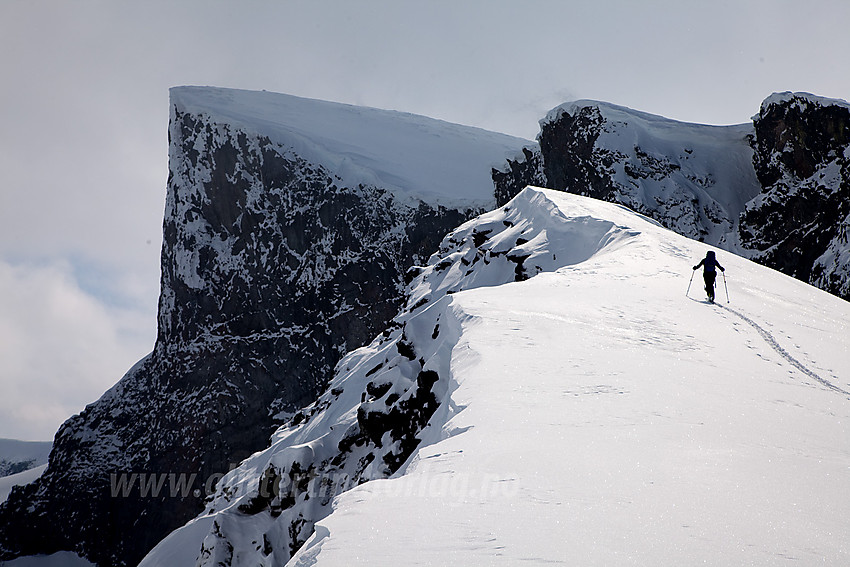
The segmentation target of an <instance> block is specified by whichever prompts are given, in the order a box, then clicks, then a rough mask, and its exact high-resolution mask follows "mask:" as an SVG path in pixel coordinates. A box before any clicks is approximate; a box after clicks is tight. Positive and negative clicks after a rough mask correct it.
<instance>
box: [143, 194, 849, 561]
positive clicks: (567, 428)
mask: <svg viewBox="0 0 850 567" xmlns="http://www.w3.org/2000/svg"><path fill="white" fill-rule="evenodd" d="M709 249H711V247H709V246H708V245H706V244H703V243H699V242H697V241H694V240H691V239H687V238H684V237H682V236H680V235H678V234H675V233H673V232H671V231H669V230H667V229H664V228H662V227H660V226H659V225H658V223H657V222H655V221H652V220H650V219H648V218H646V217H644V216H642V215H639V214H636V213H634V212H632V211H630V210H628V209H626V208H624V207H621V206H618V205H615V204H611V203H606V202H602V201H598V200H595V199H589V198H586V197H580V196H576V195H571V194H567V193H564V192H559V191H552V190H545V189H535V188H527V189H525V190H524V191H522V192H521V193H520V194H519V195H517V196H516V197H515V198H514V199H513V200H511V201H510V202H509V203H507V204H506V205H504V206H503V207H501V208H499V209H496V210H494V211H492V212H489V213H486V214H483V215H481V216H479V217H477V218H475V219H473V220H471V221H469V222H467V223H465V224H463V225H462V226H460V227H459V228H457V229H456V230H454V231H453V232H451V233H450V234H448V235H447V236H446V237H445V239H444V240H443V242H442V244H441V245H440V247H439V250H438V252H437V253H435V254H434V255H432V256H431V258H430V259H429V261H428V264H427V266H425V267H422V268H419V269H417V270H416V271H415V277H414V278H413V280H412V282H411V284H410V285H409V286H408V288H407V293H406V297H407V301H406V304H405V306H404V307H403V309H402V310H401V311H400V313H399V314H398V315H397V316H396V317H395V318H394V319H393V321H392V322H391V324H390V325H389V327H388V328H387V329H386V330H385V331H384V332H383V333H382V334H380V335H378V336H377V337H376V338H375V340H374V341H372V343H371V344H369V345H368V346H365V347H362V348H360V349H357V350H355V351H353V352H351V353H349V354H348V355H347V356H346V357H345V358H343V359H342V360H341V361H340V362H339V364H338V365H337V367H336V371H335V374H334V378H333V380H332V382H331V384H330V386H329V388H328V390H327V391H326V392H325V393H324V394H323V395H322V396H321V397H320V398H319V399H318V401H317V402H316V403H314V404H312V405H310V406H309V407H307V408H306V409H305V410H303V411H301V412H299V413H298V414H297V415H296V416H295V417H293V418H292V419H291V420H290V421H289V423H287V424H285V425H283V426H282V427H281V428H279V429H278V430H277V432H276V433H275V434H274V436H273V438H272V442H271V445H270V446H269V447H268V448H267V449H266V450H264V451H261V452H258V453H256V454H254V455H252V456H251V457H250V458H248V459H246V460H245V461H244V462H243V463H242V464H241V465H240V466H239V467H237V468H236V469H234V470H233V471H231V472H230V473H228V474H227V475H226V476H225V477H224V478H223V479H222V481H221V482H220V483H219V484H218V486H217V488H216V491H215V494H214V495H213V496H212V497H211V498H210V499H209V500H208V502H207V505H206V510H205V511H204V513H203V514H201V515H200V516H199V517H198V518H196V519H194V520H193V521H191V522H190V523H188V524H187V525H186V526H184V527H183V528H181V529H179V530H177V531H176V532H174V533H173V534H171V535H170V536H169V537H168V538H166V539H165V540H164V541H163V542H161V543H160V544H159V545H158V546H157V547H156V548H155V549H154V550H153V551H152V552H151V554H150V555H148V557H147V558H146V559H145V560H144V561H143V562H142V565H144V566H151V565H191V564H193V563H194V562H195V561H196V560H197V564H198V565H230V566H237V565H285V564H286V565H291V566H307V565H341V564H345V565H370V566H371V565H448V564H460V565H517V564H520V563H531V564H543V563H556V562H557V563H568V564H577V565H611V564H638V565H659V564H675V565H687V564H694V563H697V562H707V563H709V564H718V565H727V564H784V563H787V562H792V561H795V562H801V563H802V564H813V563H816V562H817V563H819V564H829V565H840V564H846V563H847V562H848V560H850V548H848V547H847V541H850V538H848V536H850V532H848V526H850V494H848V492H847V491H846V486H847V483H848V481H850V451H848V449H850V446H848V444H847V443H848V439H850V430H848V427H850V375H848V374H847V369H848V368H850V339H848V333H847V326H848V324H850V304H848V303H847V302H844V301H842V300H840V299H838V298H836V297H834V296H832V295H829V294H827V293H825V292H823V291H820V290H818V289H816V288H813V287H811V286H809V285H807V284H804V283H802V282H800V281H798V280H795V279H792V278H790V277H787V276H784V275H782V274H780V273H778V272H776V271H773V270H771V269H769V268H766V267H763V266H760V265H757V264H755V263H753V262H751V261H749V260H746V259H743V258H740V257H737V256H734V255H731V254H724V253H722V252H720V253H719V258H720V260H721V263H722V264H723V265H724V267H725V268H726V272H725V274H726V275H727V277H728V281H726V280H722V281H723V282H724V283H721V285H724V284H726V283H728V287H727V286H725V285H724V287H723V288H722V289H721V290H719V291H718V295H719V297H720V298H721V300H722V301H721V302H719V303H718V304H709V303H707V302H706V301H705V300H703V299H702V297H703V295H704V293H703V292H702V291H701V290H699V287H700V285H699V284H697V282H693V285H691V283H689V276H690V275H691V274H692V273H693V272H692V270H691V268H692V266H693V265H694V264H695V263H696V261H697V260H698V259H699V258H702V257H703V256H704V255H705V253H706V251H707V250H709ZM698 278H699V276H697V278H695V279H698ZM686 291H687V292H689V293H688V295H686ZM727 297H728V300H727Z"/></svg>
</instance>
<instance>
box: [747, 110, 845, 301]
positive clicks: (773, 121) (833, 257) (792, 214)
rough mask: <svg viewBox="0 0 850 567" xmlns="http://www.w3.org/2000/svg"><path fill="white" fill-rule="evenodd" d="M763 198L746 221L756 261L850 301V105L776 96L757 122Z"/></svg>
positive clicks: (757, 165)
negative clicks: (849, 227)
mask: <svg viewBox="0 0 850 567" xmlns="http://www.w3.org/2000/svg"><path fill="white" fill-rule="evenodd" d="M755 128H756V136H755V139H754V142H753V146H754V149H755V156H754V160H753V161H754V165H755V169H756V174H757V175H758V178H759V181H760V182H761V184H762V186H763V187H764V192H763V193H762V194H761V195H759V197H758V198H756V199H754V200H753V201H752V202H750V203H749V204H748V205H747V208H746V210H745V211H744V213H743V214H742V216H741V231H740V232H741V243H742V244H743V245H744V246H746V247H748V248H750V249H752V250H755V251H756V253H755V255H754V259H755V260H757V261H759V262H761V263H763V264H765V265H768V266H770V267H772V268H775V269H777V270H779V271H782V272H784V273H786V274H788V275H791V276H794V277H795V278H798V279H801V280H803V281H807V282H809V283H812V284H814V285H817V286H818V287H821V288H823V289H825V290H827V291H829V292H831V293H834V294H836V295H838V296H840V297H843V298H844V299H850V274H848V269H847V268H848V265H850V258H847V255H848V253H850V246H848V240H847V236H848V226H850V216H849V215H850V149H849V148H850V105H842V104H835V103H834V101H827V100H824V99H818V98H817V97H812V96H810V95H805V94H790V93H786V94H784V95H776V96H774V97H772V98H770V99H768V100H767V101H765V103H764V104H763V105H762V108H761V111H760V112H759V114H758V116H756V117H755Z"/></svg>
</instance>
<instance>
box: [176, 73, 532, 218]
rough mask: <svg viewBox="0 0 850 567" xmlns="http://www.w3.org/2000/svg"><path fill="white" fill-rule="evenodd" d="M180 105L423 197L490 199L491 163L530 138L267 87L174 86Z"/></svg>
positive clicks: (352, 183) (365, 179)
mask: <svg viewBox="0 0 850 567" xmlns="http://www.w3.org/2000/svg"><path fill="white" fill-rule="evenodd" d="M171 102H172V108H173V109H174V110H176V111H177V112H188V113H191V114H198V115H209V116H213V117H214V118H215V119H216V120H217V121H221V122H223V123H227V124H230V125H231V126H234V127H235V128H237V129H239V130H241V131H245V132H251V133H257V134H260V135H262V136H266V137H268V138H269V139H271V140H272V142H275V143H277V144H280V145H282V146H286V147H289V148H291V149H292V150H293V152H294V153H295V154H297V155H298V156H300V157H301V158H303V159H306V160H307V161H310V162H312V163H321V164H323V165H324V166H325V167H327V168H329V169H330V170H331V171H332V173H334V174H336V175H338V176H340V178H341V179H342V181H343V183H344V184H347V185H348V186H349V187H356V186H357V185H358V184H364V185H375V186H379V187H383V188H388V189H393V190H395V191H397V192H399V193H401V194H403V195H407V196H409V197H413V198H416V199H421V200H423V201H425V202H426V203H428V204H435V203H436V204H443V205H446V206H451V207H455V206H482V205H484V206H490V205H491V204H492V202H493V195H492V194H493V184H492V181H491V179H490V170H491V168H492V167H493V166H497V165H500V164H501V163H502V162H503V161H504V159H505V158H506V157H507V156H512V155H514V154H515V153H516V152H517V151H518V150H519V149H520V148H522V147H523V146H524V145H526V144H528V143H529V141H528V140H523V139H521V138H515V137H513V136H508V135H505V134H498V133H494V132H489V131H486V130H482V129H479V128H473V127H470V126H461V125H458V124H452V123H449V122H444V121H441V120H436V119H433V118H427V117H424V116H418V115H414V114H409V113H403V112H395V111H389V110H380V109H375V108H367V107H362V106H352V105H347V104H341V103H334V102H326V101H320V100H313V99H307V98H301V97H296V96H291V95H284V94H278V93H272V92H266V91H245V90H237V89H222V88H213V87H189V86H186V87H174V88H172V89H171Z"/></svg>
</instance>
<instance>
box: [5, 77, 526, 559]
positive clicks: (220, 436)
mask: <svg viewBox="0 0 850 567" xmlns="http://www.w3.org/2000/svg"><path fill="white" fill-rule="evenodd" d="M217 104H222V105H223V107H224V108H230V109H235V110H234V112H233V113H231V114H228V113H227V112H225V111H223V110H222V109H221V108H222V107H219V106H216V105H217ZM316 104H319V103H317V102H316V101H302V100H298V99H294V97H283V96H282V95H274V94H272V93H253V94H249V93H239V92H233V91H224V90H219V89H206V90H204V89H200V90H197V89H176V90H175V91H173V92H172V114H171V122H170V130H169V134H170V174H169V180H168V192H167V201H166V211H165V221H164V237H165V238H164V244H163V253H162V285H161V296H160V304H159V321H158V323H159V325H158V337H157V342H156V345H155V347H154V350H153V352H152V353H151V354H150V355H149V356H148V357H146V358H145V359H144V360H142V361H141V362H140V363H139V364H137V365H136V366H135V367H134V368H133V369H132V370H130V372H128V374H127V375H126V376H125V377H124V378H123V379H122V380H121V381H120V382H118V384H117V385H116V386H115V387H114V388H112V389H111V390H110V391H109V392H107V394H105V395H104V396H103V397H102V398H101V399H100V400H98V401H97V402H95V403H93V404H91V405H89V406H88V407H87V408H86V409H85V411H83V412H82V413H81V414H80V415H77V416H74V417H73V418H71V419H70V420H68V421H67V422H66V423H65V424H64V425H63V426H62V428H61V429H60V431H59V432H58V433H57V435H56V439H55V444H54V450H53V453H52V454H51V457H50V463H49V467H48V469H47V472H46V473H45V474H44V475H43V476H42V477H41V479H39V481H37V482H36V483H33V484H31V485H28V486H26V487H23V488H22V489H16V491H15V492H13V493H12V494H11V495H10V497H9V499H8V501H7V503H6V504H5V505H4V506H3V508H1V509H0V524H2V525H3V526H4V527H3V531H2V535H0V551H2V558H9V557H14V556H16V555H21V554H35V553H50V552H54V551H58V550H73V551H76V552H78V553H80V554H81V555H83V556H85V557H88V558H89V559H91V560H93V561H95V562H96V563H98V564H99V565H134V564H136V563H137V562H138V561H139V560H140V559H141V558H142V557H143V556H144V555H145V553H146V552H147V551H148V550H149V549H150V548H151V547H153V545H155V544H156V543H157V542H158V541H159V540H160V539H162V538H163V537H164V536H165V535H166V534H168V533H169V532H171V531H172V530H173V529H175V528H176V527H178V526H180V525H182V524H184V523H185V522H186V521H188V520H189V519H190V518H192V517H194V516H195V515H197V514H198V513H199V512H200V511H201V510H203V501H204V498H205V497H206V496H208V494H209V493H210V492H211V491H212V490H213V488H214V486H215V483H216V481H217V480H218V479H219V478H220V477H221V475H222V474H224V473H226V472H227V471H228V470H229V469H230V468H232V467H233V466H235V465H236V464H238V463H239V462H240V461H242V460H243V459H245V458H246V457H248V456H249V455H250V454H252V453H253V452H255V451H257V450H260V449H263V448H265V447H266V446H267V444H268V440H269V436H270V435H271V433H272V432H273V431H274V430H275V428H276V427H277V426H278V425H280V424H281V423H282V422H283V421H285V420H286V419H288V418H290V417H291V416H292V415H293V413H295V412H296V411H297V410H298V409H299V408H301V407H303V406H306V405H308V404H310V403H311V402H312V401H314V400H316V398H317V397H318V396H319V394H321V393H322V392H323V391H324V390H325V388H326V386H327V383H328V380H329V378H330V376H331V375H332V371H333V368H334V366H335V365H336V363H337V362H338V361H339V359H340V358H341V357H342V355H343V354H344V353H346V352H348V351H349V350H351V349H353V348H355V347H357V346H360V345H362V344H365V343H368V342H369V341H370V340H371V339H372V338H373V337H374V336H375V335H376V334H377V333H378V332H379V331H380V330H381V329H383V328H384V327H385V326H386V324H387V322H388V321H389V320H390V319H391V318H392V317H393V316H394V315H395V314H396V313H397V312H398V308H399V306H400V302H401V295H402V290H403V288H404V282H403V279H404V273H405V271H406V270H407V268H408V267H409V266H411V265H412V264H414V263H417V264H421V263H423V262H424V260H425V259H427V257H428V255H429V254H430V253H431V252H432V251H433V250H434V249H436V247H437V245H438V244H439V242H440V240H441V238H442V236H443V235H444V234H445V233H446V232H448V231H450V230H451V229H452V228H454V227H455V226H457V225H459V224H460V223H462V222H463V221H464V220H465V219H467V218H469V217H471V216H473V215H474V214H477V213H479V212H481V210H483V209H484V208H485V207H487V206H488V205H489V204H490V203H491V201H492V185H491V184H490V180H489V175H488V174H489V163H490V162H485V163H483V164H482V163H479V162H478V161H476V160H475V159H473V160H471V161H470V160H469V156H467V155H463V153H462V151H461V153H460V154H458V155H455V156H454V159H455V161H456V162H460V165H458V164H455V163H452V162H451V160H450V159H444V160H443V165H444V166H445V167H448V168H451V167H455V170H456V171H460V172H462V171H463V170H464V168H467V169H470V168H478V169H480V174H481V175H480V178H481V179H482V180H483V185H482V186H481V187H479V188H474V187H473V188H472V192H473V196H474V195H475V191H477V194H478V195H479V197H478V198H477V200H476V199H475V198H473V199H467V200H466V202H465V204H463V205H457V204H448V205H445V206H444V205H443V204H442V200H441V199H440V198H439V196H437V197H433V196H432V198H427V197H425V198H420V197H419V196H416V195H409V194H405V192H404V189H405V188H406V186H407V185H415V184H416V182H419V183H420V184H425V183H426V182H427V180H419V179H415V175H414V174H411V176H408V178H404V177H402V176H401V175H400V174H399V171H402V172H409V171H415V170H416V167H418V166H419V165H418V164H419V162H421V161H427V160H429V159H432V158H433V155H431V154H439V152H441V151H442V152H444V153H446V154H447V155H449V156H450V155H451V154H452V153H455V152H456V151H459V150H463V148H464V147H466V146H465V144H467V145H471V146H472V153H473V154H475V152H476V151H477V152H479V153H480V154H482V155H488V156H489V158H487V159H489V160H491V162H493V163H495V162H496V161H498V160H500V159H503V158H504V155H505V154H506V152H507V151H508V150H507V149H508V148H512V151H516V149H517V148H519V147H521V144H522V143H523V142H524V141H521V140H517V139H513V138H509V137H506V136H500V135H490V134H489V133H483V132H481V131H473V130H472V129H466V130H464V129H462V128H460V127H457V128H456V127H454V126H453V125H445V124H441V123H437V122H436V121H428V120H427V119H424V118H421V117H411V116H409V115H396V114H391V113H384V112H379V111H371V110H369V109H357V108H354V107H342V106H341V105H336V106H334V105H330V106H324V107H322V112H321V113H319V112H317V111H316V110H315V109H314V106H315V105H316ZM240 105H241V106H240ZM208 108H209V109H208ZM311 113H312V115H311ZM334 113H336V114H334ZM281 115H283V116H284V118H281ZM287 115H292V116H296V118H294V119H293V120H296V121H297V120H305V119H307V118H310V117H311V116H312V117H313V118H316V119H318V118H322V117H324V118H327V117H328V116H329V115H331V116H335V117H336V118H337V119H338V121H339V122H338V123H340V124H343V126H340V128H342V129H344V128H345V120H349V122H350V124H349V126H350V127H351V128H362V129H363V130H364V134H363V135H365V136H386V137H393V136H397V135H399V132H398V131H397V130H395V129H394V127H393V126H392V124H396V123H400V124H402V125H404V124H407V123H409V124H408V125H409V126H410V128H413V129H414V130H417V131H419V132H423V131H425V133H424V134H421V136H425V137H426V138H427V140H425V141H421V140H420V142H421V143H420V144H419V145H418V146H416V145H414V147H403V146H404V144H405V142H404V140H401V141H394V142H393V144H394V145H401V146H402V147H401V149H400V152H402V153H403V154H404V155H405V156H408V159H410V160H411V163H410V164H408V165H407V166H406V168H402V169H401V170H399V169H398V168H396V169H395V170H393V171H392V172H390V173H394V175H393V176H389V175H387V172H386V171H385V169H386V168H384V169H382V170H377V171H373V170H368V169H367V166H368V160H366V159H365V158H363V157H362V156H364V155H367V150H369V148H366V149H358V148H357V147H350V146H347V151H348V152H349V153H348V154H347V155H346V156H343V157H340V156H339V154H338V153H334V151H333V150H334V145H333V140H332V139H330V138H328V139H320V140H318V141H316V140H315V139H310V138H305V134H304V132H296V133H292V132H289V131H288V130H287V128H288V125H287V122H286V116H287ZM262 121H265V122H264V123H263V122H262ZM352 121H353V122H352ZM405 127H406V126H401V127H399V128H400V129H402V130H403V129H404V128H405ZM264 128H265V129H266V130H268V131H269V132H272V134H271V135H268V134H265V133H264ZM429 132H430V134H429ZM436 132H439V134H440V135H437V134H436ZM308 134H309V133H308ZM333 134H334V132H333V130H331V131H324V132H322V133H321V136H320V138H321V137H327V136H329V135H333ZM402 134H403V136H402V137H403V138H405V139H409V140H413V139H414V138H415V136H414V137H413V138H412V137H411V136H409V135H407V133H406V132H402ZM449 134H451V135H452V136H453V137H452V138H451V139H452V140H454V142H453V143H454V145H453V146H452V147H449V148H444V147H441V146H440V144H443V145H445V144H446V142H445V138H444V137H443V136H442V135H445V137H446V138H448V137H449V136H448V135H449ZM340 135H354V136H356V135H357V131H354V132H347V131H346V132H342V133H341V134H340ZM476 144H477V145H476ZM482 146H483V149H482ZM423 147H426V148H430V153H429V152H422V154H421V155H417V151H418V150H420V149H421V148H423ZM305 156H307V157H305ZM364 164H365V165H364ZM402 165H404V164H402ZM426 169H427V168H426ZM352 171H353V172H354V173H352ZM382 176H383V177H384V178H391V182H387V183H382V181H381V177H382ZM369 179H371V180H372V181H373V182H371V183H370V182H368V180H369ZM364 181H365V182H364ZM467 189H469V188H467Z"/></svg>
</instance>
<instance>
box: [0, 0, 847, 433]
mask: <svg viewBox="0 0 850 567" xmlns="http://www.w3.org/2000/svg"><path fill="white" fill-rule="evenodd" d="M848 22H850V2H846V1H845V0H835V1H818V0H809V1H808V2H805V3H804V2H800V1H799V0H794V1H781V0H769V1H768V0H764V1H747V0H734V1H729V2H724V1H719V0H712V1H710V2H706V1H705V0H695V1H686V0H671V1H645V2H640V1H637V0H621V1H603V0H594V1H587V2H570V1H543V0H540V1H534V0H514V1H511V2H508V1H500V0H466V1H464V0H450V1H429V0H419V1H416V2H413V1H403V0H394V1H355V0H335V1H321V0H309V1H277V2H272V1H259V0H247V1H239V2H236V1H234V2H216V1H211V0H204V1H182V0H170V1H149V0H146V1H144V2H139V1H126V2H124V1H117V0H104V1H87V0H78V1H74V2H68V1H65V0H62V1H59V0H55V1H39V0H0V61H2V67H0V69H2V89H0V113H2V115H0V119H1V120H0V392H2V395H0V437H15V438H24V439H50V438H52V436H53V433H54V432H55V430H56V429H57V428H58V426H59V425H60V424H61V423H62V421H64V420H65V419H66V418H67V417H69V416H70V415H72V414H73V413H76V412H79V411H80V410H82V409H83V407H84V406H85V404H86V403H89V402H92V401H94V400H96V399H97V398H98V397H99V396H100V395H101V394H102V393H103V392H104V391H105V390H106V389H108V388H109V387H110V386H111V385H113V384H114V383H115V382H116V381H117V380H118V379H119V378H120V377H121V376H122V375H123V374H124V372H126V371H127V370H128V369H129V368H130V367H131V366H132V365H133V364H134V363H135V362H136V361H137V360H138V359H140V358H141V357H142V356H144V355H145V354H147V353H148V352H149V351H150V350H151V348H152V346H153V342H154V337H155V333H156V302H157V296H158V291H159V249H160V245H161V235H160V233H161V226H162V211H163V206H164V197H165V185H166V179H167V176H168V165H167V158H168V143H167V125H168V88H169V87H171V86H175V85H187V84H195V85H215V86H223V87H235V88H244V89H266V90H269V91H277V92H283V93H289V94H295V95H300V96H307V97H312V98H320V99H325V100H333V101H340V102H346V103H353V104H362V105H368V106H375V107H380V108H389V109H396V110H403V111H407V112H414V113H418V114H425V115H428V116H432V117H435V118H441V119H445V120H449V121H453V122H460V123H464V124H470V125H474V126H480V127H483V128H487V129H491V130H498V131H502V132H505V133H509V134H514V135H518V136H524V137H527V138H534V137H535V136H536V134H537V132H538V126H537V121H538V120H539V119H540V118H542V117H543V115H544V114H545V113H546V111H547V110H549V109H550V108H552V107H554V106H556V105H558V104H560V103H562V102H565V101H568V100H572V99H576V98H592V99H598V100H605V101H609V102H614V103H617V104H621V105H625V106H629V107H631V108H635V109H638V110H643V111H647V112H652V113H655V114H661V115H664V116H667V117H670V118H675V119H678V120H686V121H692V122H700V123H710V124H730V123H741V122H746V121H748V120H749V119H750V117H751V116H752V115H753V114H755V113H757V112H758V108H759V104H760V102H761V101H762V100H763V99H764V98H766V97H767V96H768V95H769V94H771V93H772V92H775V91H786V90H794V91H797V90H799V91H807V92H812V93H815V94H819V95H822V96H827V97H833V98H843V99H848V98H850V72H848V71H850V68H848V57H850V34H848V33H847V25H848Z"/></svg>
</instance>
